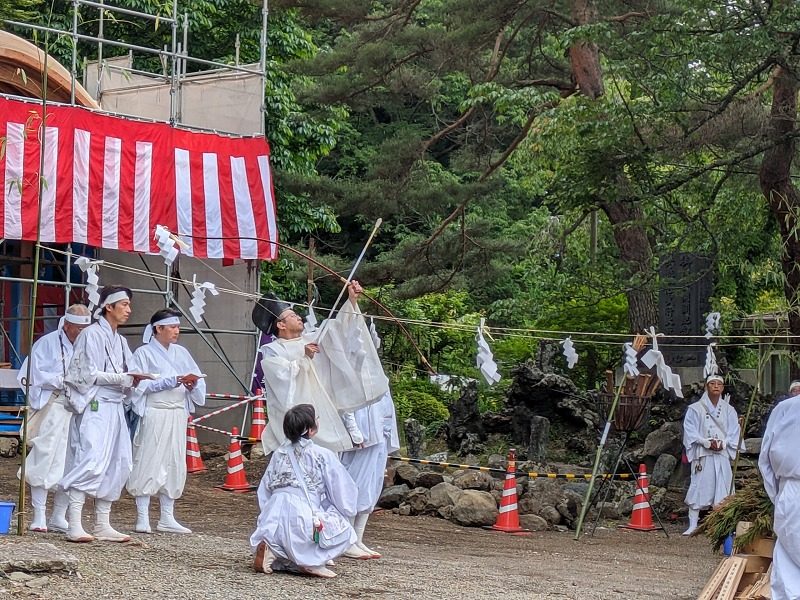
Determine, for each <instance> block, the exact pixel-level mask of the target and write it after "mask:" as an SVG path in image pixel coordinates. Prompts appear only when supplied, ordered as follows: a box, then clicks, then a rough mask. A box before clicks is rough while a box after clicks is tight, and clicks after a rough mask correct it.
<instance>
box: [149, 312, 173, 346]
mask: <svg viewBox="0 0 800 600" xmlns="http://www.w3.org/2000/svg"><path fill="white" fill-rule="evenodd" d="M180 324H181V320H180V318H179V317H165V318H163V319H161V320H160V321H156V322H155V323H149V324H148V325H145V327H144V331H143V332H142V343H143V344H147V343H148V342H149V341H150V339H151V338H152V337H153V327H155V326H156V325H180Z"/></svg>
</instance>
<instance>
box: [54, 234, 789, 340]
mask: <svg viewBox="0 0 800 600" xmlns="http://www.w3.org/2000/svg"><path fill="white" fill-rule="evenodd" d="M41 247H42V248H44V249H46V250H48V251H50V252H53V253H55V254H61V255H65V256H66V255H67V254H69V253H67V252H66V251H64V250H62V249H60V248H52V247H48V246H46V245H41ZM81 259H84V260H85V261H86V262H85V263H84V264H87V263H92V264H94V265H100V264H102V265H103V267H104V268H105V269H111V270H115V271H119V272H124V273H129V274H132V275H139V276H142V277H146V278H148V279H154V280H159V281H165V282H166V281H171V282H173V283H180V284H184V285H186V286H193V284H194V283H195V282H194V281H192V280H186V279H181V278H178V277H170V278H168V277H166V276H165V275H161V274H158V273H153V272H151V271H146V270H143V269H138V268H136V267H130V266H128V265H122V264H117V263H113V262H109V261H107V260H106V261H96V260H90V259H87V258H86V257H78V258H76V259H75V263H76V265H78V266H80V264H79V262H78V261H80V260H81ZM95 275H96V271H95ZM223 278H224V277H223ZM92 281H93V282H94V284H95V285H97V280H96V279H95V278H94V277H92ZM92 281H90V280H89V277H88V275H87V286H86V288H87V293H89V292H90V291H91V290H90V285H89V284H91V283H92ZM215 289H216V290H217V291H218V292H219V293H223V294H230V295H233V296H238V297H242V298H246V299H252V300H258V299H259V298H260V295H258V294H254V293H250V292H245V291H242V290H234V289H230V288H223V287H217V286H215ZM95 300H97V301H99V294H98V296H97V297H96V298H95ZM290 304H292V306H298V307H305V306H307V304H305V303H290ZM365 317H368V318H370V319H371V320H372V322H373V323H374V322H375V321H381V322H387V323H394V324H397V325H399V326H401V327H402V326H404V325H408V326H420V327H426V328H438V329H442V330H449V331H454V332H459V331H461V332H469V331H475V326H474V325H469V324H466V323H464V324H461V323H443V322H437V321H424V320H420V319H408V318H401V317H387V316H384V315H378V314H376V315H370V314H369V313H365ZM491 332H492V335H494V336H501V337H508V338H523V339H532V340H543V341H554V342H563V341H564V337H563V336H564V335H567V334H568V335H569V336H570V338H572V337H573V336H581V337H583V336H586V337H587V338H591V339H581V340H580V343H582V344H591V345H594V346H608V345H612V346H615V345H617V344H618V342H615V341H612V340H610V339H608V338H612V339H613V338H620V337H629V334H621V333H609V332H602V331H558V330H548V329H533V328H516V327H503V326H492V328H491ZM557 336H562V337H557ZM659 337H661V338H662V340H670V339H679V340H687V339H698V340H699V339H706V336H705V335H704V334H703V335H666V334H659ZM774 337H775V336H774V335H726V336H725V339H726V340H743V341H742V342H738V343H737V342H734V341H729V342H724V343H720V342H717V343H716V346H717V347H718V348H735V347H743V348H746V347H753V346H756V345H757V344H758V340H774ZM598 338H599V339H598ZM670 347H671V348H706V347H707V344H690V343H676V344H671V345H670Z"/></svg>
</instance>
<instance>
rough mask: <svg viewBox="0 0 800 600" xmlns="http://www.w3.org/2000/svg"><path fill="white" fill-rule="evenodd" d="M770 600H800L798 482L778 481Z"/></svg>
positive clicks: (799, 504) (799, 490)
mask: <svg viewBox="0 0 800 600" xmlns="http://www.w3.org/2000/svg"><path fill="white" fill-rule="evenodd" d="M773 529H774V530H775V535H777V537H778V540H777V542H776V543H775V552H774V554H773V557H772V581H771V591H772V600H798V599H799V598H800V480H798V479H783V480H781V487H780V491H779V492H778V496H777V498H776V502H775V521H774V524H773Z"/></svg>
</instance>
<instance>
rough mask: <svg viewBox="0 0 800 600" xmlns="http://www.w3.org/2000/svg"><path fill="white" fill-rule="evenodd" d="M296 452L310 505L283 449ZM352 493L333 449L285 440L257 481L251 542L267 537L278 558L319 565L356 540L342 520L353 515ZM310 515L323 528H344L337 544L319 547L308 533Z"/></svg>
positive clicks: (352, 487) (311, 526)
mask: <svg viewBox="0 0 800 600" xmlns="http://www.w3.org/2000/svg"><path fill="white" fill-rule="evenodd" d="M296 451H297V452H299V454H300V456H299V457H297V462H298V465H299V466H300V468H301V469H302V470H303V471H304V473H305V477H304V479H305V482H306V487H307V489H308V494H309V498H310V500H311V504H309V499H307V498H306V495H305V493H304V492H303V489H302V488H301V487H300V482H299V480H298V478H297V475H296V474H295V470H294V468H293V467H292V463H291V461H290V459H289V455H288V453H289V452H296ZM295 456H297V454H295ZM356 495H357V491H356V487H355V484H354V483H353V480H352V479H351V478H350V476H349V475H348V474H347V471H345V469H344V467H342V465H341V463H340V462H339V460H338V459H337V457H336V455H335V454H333V453H332V452H331V451H329V450H326V449H325V448H321V447H319V446H317V445H316V444H314V443H313V442H312V441H311V440H305V439H301V440H300V441H299V442H298V443H297V444H294V445H293V444H290V443H289V442H288V441H286V442H285V443H284V444H282V445H281V446H280V447H279V448H278V449H277V450H276V451H275V452H274V454H273V455H272V459H271V460H270V463H269V466H268V467H267V470H266V472H265V473H264V477H263V478H262V479H261V484H260V485H259V486H258V504H259V507H260V508H261V512H260V514H259V515H258V521H257V523H256V530H255V531H254V532H253V535H251V536H250V545H251V546H252V548H253V550H255V549H256V548H257V547H258V545H259V544H260V543H261V542H266V543H267V545H268V546H269V547H270V549H271V550H272V552H273V553H274V554H275V556H276V557H278V558H279V559H284V560H288V561H289V562H291V563H294V564H296V565H297V566H300V567H314V566H322V565H324V564H325V563H326V562H327V561H329V560H333V559H335V558H336V557H337V556H339V555H341V554H342V553H343V552H345V550H347V549H348V548H349V547H350V546H351V545H352V544H353V543H354V542H355V541H356V533H355V531H353V528H352V526H351V525H350V523H349V521H348V520H347V519H348V518H352V517H354V516H355V515H356V508H355V498H356ZM314 515H317V516H318V517H319V519H320V520H321V521H322V524H323V528H324V527H329V528H330V530H331V531H347V530H349V535H347V534H346V533H345V534H343V539H342V541H341V543H339V544H337V545H334V546H332V547H329V548H323V547H321V546H320V545H319V544H317V543H316V542H314V540H313V537H312V536H313V530H314Z"/></svg>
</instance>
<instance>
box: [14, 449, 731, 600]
mask: <svg viewBox="0 0 800 600" xmlns="http://www.w3.org/2000/svg"><path fill="white" fill-rule="evenodd" d="M17 464H18V462H17V461H14V460H10V459H2V460H0V498H2V499H11V498H14V497H15V496H16V478H15V477H14V474H15V471H16V469H17ZM207 465H208V466H209V469H210V470H209V472H208V473H203V474H199V475H194V476H190V478H189V481H188V482H187V489H186V492H185V494H184V497H183V498H182V499H181V500H179V501H178V503H177V506H176V514H177V516H178V518H179V520H181V521H182V522H183V523H184V524H186V525H187V526H189V527H191V528H192V529H193V530H194V531H195V532H196V533H195V534H194V535H188V536H181V535H169V534H153V535H140V534H134V536H133V541H132V542H130V543H127V544H111V543H100V542H95V543H93V544H83V545H81V544H70V543H69V542H67V541H66V540H65V539H64V537H63V536H61V535H58V534H26V535H25V536H24V537H22V538H17V537H16V536H11V537H10V538H9V540H16V543H27V542H29V541H31V540H37V541H47V542H51V543H53V544H55V545H56V546H58V547H59V548H60V549H63V550H65V551H67V552H71V553H73V554H74V555H76V556H77V557H78V558H79V560H80V568H79V572H78V573H77V574H73V575H64V576H58V575H51V576H49V577H48V579H47V581H46V583H45V584H44V585H43V586H42V587H41V588H37V589H31V588H28V587H24V586H23V585H20V584H14V583H12V582H9V581H5V580H0V598H5V597H9V598H11V597H14V598H53V599H55V598H58V599H63V600H72V599H81V600H86V599H98V598H148V599H152V598H163V599H173V598H174V599H177V598H181V599H185V598H189V599H208V600H212V599H233V598H236V599H249V598H270V600H281V599H283V598H293V599H296V598H326V599H327V598H387V599H388V598H392V599H411V598H415V599H421V598H442V599H450V598H452V599H456V598H492V597H500V596H501V595H502V596H503V597H504V598H513V599H516V598H519V599H526V600H555V599H559V600H564V599H571V600H611V599H623V598H624V599H633V600H648V599H653V600H655V599H658V600H664V599H668V598H669V599H682V600H684V599H685V600H693V599H694V598H696V597H697V594H698V593H699V591H700V589H701V588H702V587H703V585H704V584H705V581H706V580H707V579H708V577H709V576H710V575H711V573H712V571H713V570H714V568H715V566H716V565H717V563H718V562H719V557H718V556H715V555H713V554H711V552H710V550H709V545H708V543H707V541H706V540H705V539H703V538H691V539H686V538H683V537H681V536H680V535H679V534H680V531H681V529H682V528H679V527H677V526H669V531H670V537H669V539H667V538H666V537H665V536H664V534H663V533H662V532H651V533H641V532H633V531H627V530H618V529H616V528H608V529H606V528H598V530H597V532H596V534H595V536H594V537H588V536H586V537H585V538H584V539H582V540H581V541H574V540H573V535H574V533H572V532H570V533H559V532H544V533H535V534H533V535H531V536H529V537H515V536H509V535H505V534H501V533H495V532H490V531H484V530H481V529H468V528H462V527H458V526H456V525H454V524H452V523H450V522H447V521H444V520H442V519H436V518H432V517H401V516H398V515H395V514H392V513H391V512H389V511H382V512H379V513H376V514H375V515H373V517H372V518H371V519H370V522H369V526H368V527H367V536H366V537H367V542H368V543H369V545H370V546H372V547H373V548H376V549H378V550H380V551H381V552H383V554H384V557H383V558H382V559H380V560H371V561H350V560H347V559H340V560H339V561H337V565H336V566H335V567H334V568H333V570H334V571H336V572H337V573H338V574H339V577H338V578H336V579H333V580H328V581H323V580H318V579H311V578H306V577H301V576H296V575H288V574H283V573H280V574H272V575H263V574H257V573H254V572H253V571H252V570H251V568H250V565H251V559H250V552H249V545H248V538H249V535H250V533H251V530H252V527H253V525H254V523H255V518H256V515H257V505H256V498H255V494H252V493H251V494H231V493H228V492H222V491H218V490H215V489H214V488H213V486H214V485H215V484H218V483H220V482H221V481H222V478H223V468H224V463H222V462H221V461H220V460H219V459H217V460H215V461H207ZM263 468H264V467H263V462H259V461H252V462H250V463H248V465H247V467H246V469H247V473H248V477H249V478H250V481H251V483H256V482H257V481H258V477H259V476H260V474H261V472H262V471H263ZM155 504H156V503H154V505H155ZM155 510H156V509H155V506H153V507H151V513H152V515H153V517H154V519H153V521H154V522H153V525H155V520H156V519H155V514H156V513H155ZM89 513H90V510H89V505H88V503H87V510H85V511H84V519H85V526H86V525H88V523H89V519H88V518H86V517H88V515H89ZM111 519H112V524H114V525H115V526H116V527H117V529H119V530H122V531H127V530H129V528H130V527H132V525H133V522H134V520H135V506H134V503H133V499H132V498H130V497H128V496H124V497H123V498H122V499H121V500H120V501H119V502H118V503H115V505H114V510H113V512H112V517H111Z"/></svg>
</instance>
